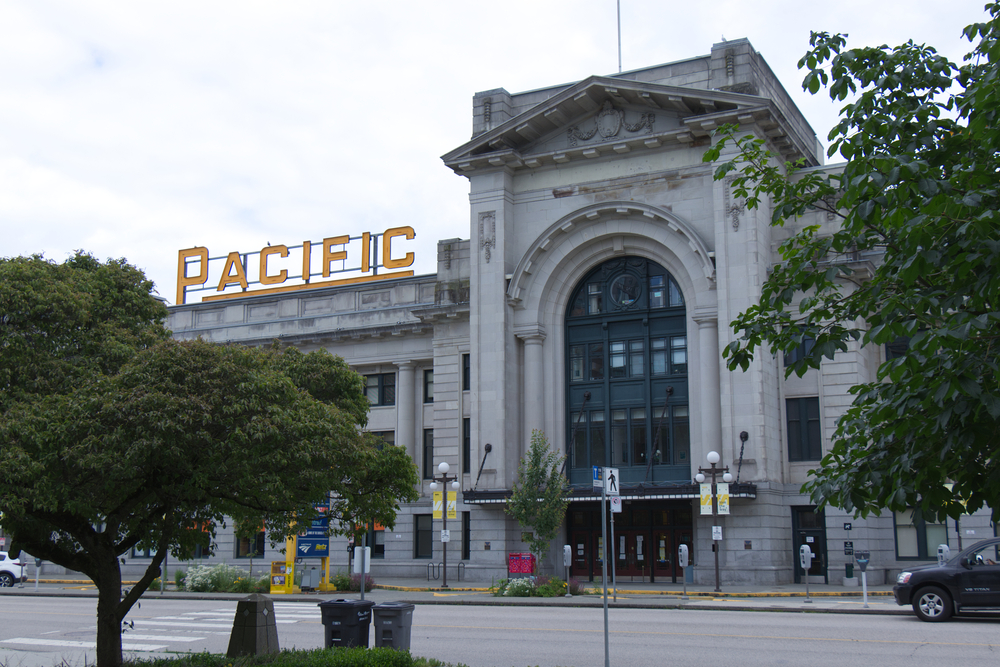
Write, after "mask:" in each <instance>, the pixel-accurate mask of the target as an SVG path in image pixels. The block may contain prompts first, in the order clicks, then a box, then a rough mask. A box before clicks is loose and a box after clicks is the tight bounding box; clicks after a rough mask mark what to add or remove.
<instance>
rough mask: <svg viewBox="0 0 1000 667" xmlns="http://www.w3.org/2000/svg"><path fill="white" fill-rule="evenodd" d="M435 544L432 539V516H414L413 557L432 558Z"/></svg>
mask: <svg viewBox="0 0 1000 667" xmlns="http://www.w3.org/2000/svg"><path fill="white" fill-rule="evenodd" d="M433 549H434V542H433V540H432V539H431V515H430V514H414V515H413V557H414V558H431V557H432V555H433Z"/></svg>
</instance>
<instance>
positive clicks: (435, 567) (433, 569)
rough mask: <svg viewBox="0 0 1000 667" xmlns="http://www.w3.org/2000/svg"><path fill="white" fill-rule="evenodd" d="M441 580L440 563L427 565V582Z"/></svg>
mask: <svg viewBox="0 0 1000 667" xmlns="http://www.w3.org/2000/svg"><path fill="white" fill-rule="evenodd" d="M432 577H433V578H434V579H435V580H437V579H440V578H441V563H427V581H430V580H431V578H432Z"/></svg>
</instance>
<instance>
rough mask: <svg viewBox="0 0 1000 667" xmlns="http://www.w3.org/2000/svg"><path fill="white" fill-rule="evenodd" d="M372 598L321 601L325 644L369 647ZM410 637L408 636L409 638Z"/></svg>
mask: <svg viewBox="0 0 1000 667" xmlns="http://www.w3.org/2000/svg"><path fill="white" fill-rule="evenodd" d="M374 605H375V603H374V602H372V601H371V600H327V601H325V602H320V603H319V611H320V614H321V616H322V621H321V622H322V623H323V636H324V639H325V641H324V646H326V648H347V647H350V646H364V647H365V648H368V628H369V626H370V625H371V622H372V607H373V606H374ZM407 639H408V638H407Z"/></svg>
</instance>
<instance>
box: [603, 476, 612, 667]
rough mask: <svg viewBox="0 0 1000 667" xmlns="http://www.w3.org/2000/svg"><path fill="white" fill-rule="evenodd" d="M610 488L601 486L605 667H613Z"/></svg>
mask: <svg viewBox="0 0 1000 667" xmlns="http://www.w3.org/2000/svg"><path fill="white" fill-rule="evenodd" d="M607 538H608V488H607V485H606V484H601V539H602V540H603V542H604V548H603V549H602V550H601V551H602V553H601V583H602V584H603V585H604V667H611V652H610V649H609V645H608V539H607Z"/></svg>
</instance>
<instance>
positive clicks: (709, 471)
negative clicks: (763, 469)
mask: <svg viewBox="0 0 1000 667" xmlns="http://www.w3.org/2000/svg"><path fill="white" fill-rule="evenodd" d="M705 458H706V459H708V462H709V463H710V464H712V467H711V468H698V474H697V475H695V476H694V479H695V481H696V482H698V483H699V484H704V482H705V476H706V475H711V477H712V489H711V494H712V524H713V525H712V533H713V535H712V551H714V552H715V592H716V593H721V592H722V589H721V587H720V586H719V545H718V544H716V541H718V540H721V539H722V528H721V526H720V527H718V531H717V532H718V534H719V537H718V538H716V536H715V533H716V526H715V525H714V524H715V518H716V517H717V516H718V515H719V493H718V485H717V484H716V480H715V478H716V476H717V475H720V474H721V475H722V481H723V482H725V483H726V487H727V493H726V496H727V497H728V495H729V493H728V486H729V483H730V482H731V481H733V476H732V475H731V474H729V466H725V467H721V468H719V467H716V464H717V463H718V462H719V460H720V459H721V458H722V457H720V456H719V453H718V452H715V451H712V452H709V453H708V455H707V456H706V457H705ZM702 497H704V493H702ZM704 507H705V506H704V503H703V504H702V508H703V509H702V514H706V512H705V511H704ZM723 513H724V514H729V506H728V500H727V501H726V508H725V511H724V512H723Z"/></svg>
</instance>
